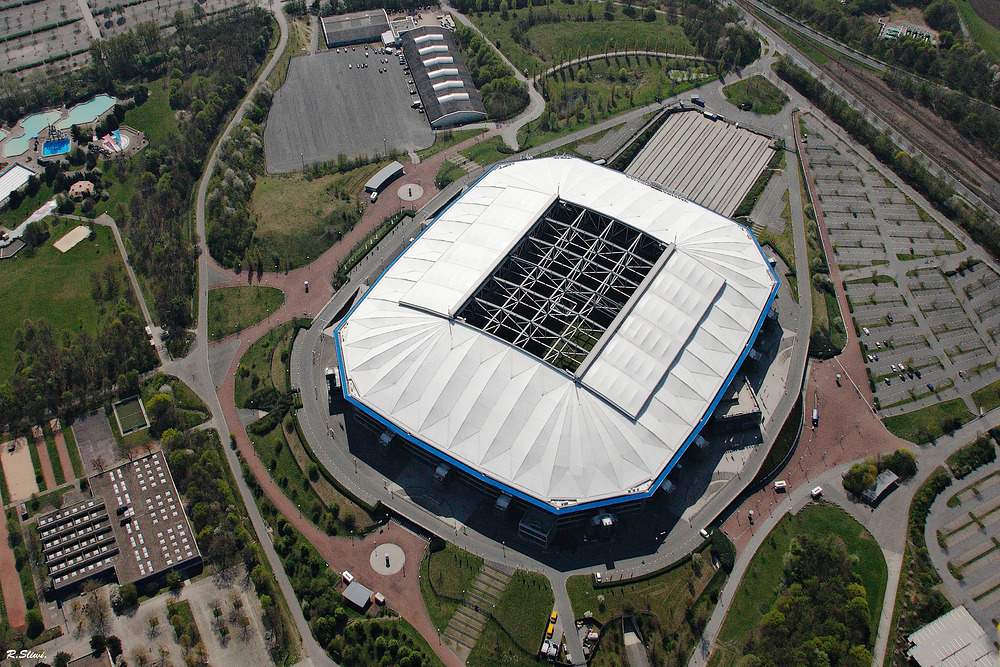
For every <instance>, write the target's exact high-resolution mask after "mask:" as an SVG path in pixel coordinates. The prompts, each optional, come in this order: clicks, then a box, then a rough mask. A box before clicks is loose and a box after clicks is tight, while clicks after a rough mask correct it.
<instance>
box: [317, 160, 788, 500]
mask: <svg viewBox="0 0 1000 667" xmlns="http://www.w3.org/2000/svg"><path fill="white" fill-rule="evenodd" d="M777 284H778V281H777V278H776V277H775V275H774V273H773V272H772V271H771V268H770V266H769V265H768V263H767V260H766V258H765V257H764V255H763V253H762V252H761V249H760V247H759V246H758V245H757V243H756V241H755V240H754V239H753V237H752V236H751V234H750V233H749V231H748V230H747V229H746V228H745V227H742V226H740V225H738V224H736V223H734V222H733V221H731V220H728V219H726V218H723V217H722V216H720V215H718V214H716V213H713V212H712V211H709V210H707V209H704V208H702V207H700V206H698V205H696V204H693V203H691V202H690V201H687V200H685V199H682V198H680V197H677V196H674V195H671V194H667V193H665V192H663V191H661V190H659V189H656V188H654V187H652V186H650V185H648V184H646V183H643V182H640V181H638V180H636V179H634V178H630V177H628V176H625V175H624V174H621V173H620V172H616V171H612V170H610V169H606V168H603V167H599V166H596V165H593V164H591V163H589V162H585V161H583V160H579V159H575V158H567V157H553V158H540V159H536V160H527V161H521V162H513V163H506V164H502V165H498V166H497V167H495V168H493V169H492V170H491V171H489V172H488V173H487V174H486V175H485V176H484V177H483V178H482V179H480V180H479V181H478V182H477V183H476V184H475V185H474V186H473V187H471V188H470V189H469V190H468V191H466V192H465V194H463V195H462V196H461V197H460V198H459V199H458V200H456V201H455V202H454V203H453V204H452V205H451V206H449V207H448V208H447V209H446V210H445V211H444V212H443V213H442V214H441V215H440V216H439V217H438V218H437V219H436V220H435V221H434V222H433V224H431V225H430V226H429V227H428V228H427V230H426V231H425V232H424V233H423V234H422V235H421V236H420V237H419V238H418V239H417V240H416V241H415V242H414V243H413V244H411V245H410V247H409V248H408V249H407V250H406V252H404V253H403V255H401V256H400V257H399V258H398V259H397V260H396V261H395V262H394V263H393V264H392V265H391V266H390V267H389V269H388V270H387V271H386V272H385V273H384V274H383V275H382V276H381V277H380V278H379V280H378V281H377V282H376V283H375V285H373V286H372V288H371V289H370V290H369V292H368V293H367V294H366V295H365V296H364V297H363V298H362V300H361V301H360V302H359V303H358V304H357V305H356V306H355V307H354V309H353V310H352V311H351V313H350V314H349V315H348V317H347V318H345V320H344V323H343V324H342V325H341V326H340V327H339V328H338V330H337V344H338V351H339V353H340V361H341V365H342V370H343V373H342V377H343V378H344V388H345V394H346V395H347V397H348V399H350V400H353V401H355V402H356V403H357V404H359V405H361V406H362V407H363V408H365V409H367V410H369V411H371V412H372V413H374V414H375V415H376V416H378V417H379V418H381V419H382V420H383V421H385V422H386V423H387V424H389V425H391V426H392V427H393V428H395V429H396V430H397V431H399V432H400V433H402V434H403V435H404V437H407V438H409V439H410V440H411V441H413V442H415V443H416V444H418V445H422V446H425V447H428V448H429V449H431V450H433V451H435V452H436V453H437V454H438V455H439V456H442V457H443V458H445V459H446V460H448V461H451V462H453V463H456V464H457V465H459V466H460V467H462V468H463V469H464V470H466V471H467V472H469V473H471V474H473V475H475V476H478V477H480V478H483V479H486V480H489V481H492V483H493V484H494V485H497V486H499V487H501V488H502V489H504V490H509V492H511V493H513V494H516V495H518V496H520V497H522V498H524V499H527V500H529V501H531V502H534V503H535V504H538V505H540V506H543V507H545V508H547V509H549V510H560V509H563V508H574V509H581V508H584V507H587V506H588V505H593V504H604V503H607V502H614V501H615V500H616V499H622V497H623V496H628V497H636V496H638V495H642V494H650V493H652V492H653V491H655V489H656V486H657V485H658V484H659V483H660V482H661V481H662V480H663V479H664V478H665V476H666V474H667V472H669V469H670V468H671V467H672V466H673V464H674V463H675V462H676V461H677V459H679V457H680V455H681V454H682V453H683V452H684V450H685V449H686V448H687V446H688V445H689V444H690V443H691V442H692V441H693V440H694V438H695V437H696V436H697V433H698V431H699V430H700V429H701V428H702V426H704V423H705V422H706V420H707V419H708V418H709V417H710V416H711V414H712V411H713V410H714V408H715V406H716V405H717V404H718V402H719V400H720V397H721V394H722V392H723V390H724V389H725V388H726V386H727V385H728V384H729V382H730V381H731V379H732V377H733V376H734V375H735V372H736V368H737V367H738V366H739V365H740V363H741V362H742V360H743V358H744V357H745V355H746V353H747V351H748V349H749V346H750V345H751V344H752V342H753V340H754V338H755V337H756V335H757V333H758V332H759V329H760V326H761V324H762V322H763V319H764V316H765V314H766V312H767V311H768V309H769V306H770V303H771V301H772V299H773V298H774V295H775V293H776V291H777Z"/></svg>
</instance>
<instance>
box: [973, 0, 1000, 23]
mask: <svg viewBox="0 0 1000 667" xmlns="http://www.w3.org/2000/svg"><path fill="white" fill-rule="evenodd" d="M969 4H970V5H972V9H973V10H974V11H975V12H976V13H977V14H979V18H981V19H982V20H984V21H986V22H987V23H989V24H990V25H991V26H993V27H994V28H996V29H998V30H1000V5H998V4H997V3H996V0H969Z"/></svg>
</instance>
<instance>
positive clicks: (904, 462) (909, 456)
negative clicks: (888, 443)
mask: <svg viewBox="0 0 1000 667" xmlns="http://www.w3.org/2000/svg"><path fill="white" fill-rule="evenodd" d="M878 468H879V471H880V472H881V471H882V470H891V471H893V472H894V473H896V474H897V475H899V478H900V479H909V478H910V477H913V476H914V475H915V474H916V473H917V457H916V455H915V454H914V453H913V452H912V451H910V450H909V449H906V448H905V447H901V448H900V449H897V450H896V451H894V452H893V453H892V454H887V455H885V456H883V457H882V458H881V459H879V462H878Z"/></svg>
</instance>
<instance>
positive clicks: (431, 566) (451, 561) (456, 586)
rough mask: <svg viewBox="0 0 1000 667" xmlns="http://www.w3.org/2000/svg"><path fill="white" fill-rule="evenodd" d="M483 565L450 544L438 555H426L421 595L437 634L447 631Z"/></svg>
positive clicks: (422, 573)
mask: <svg viewBox="0 0 1000 667" xmlns="http://www.w3.org/2000/svg"><path fill="white" fill-rule="evenodd" d="M482 565H483V559H482V558H480V557H479V556H476V555H475V554H471V553H469V552H468V551H463V550H462V549H459V548H458V547H456V546H455V545H454V544H452V543H451V542H447V543H446V544H445V548H444V549H442V550H441V551H430V550H428V551H427V554H426V555H425V556H424V560H423V562H422V563H421V564H420V593H421V595H423V598H424V604H425V605H426V606H427V613H428V614H430V617H431V622H432V623H434V627H435V628H437V629H438V631H439V632H444V629H445V628H447V627H448V623H449V622H450V621H451V617H452V616H454V615H455V612H456V611H457V610H458V608H459V607H460V606H461V604H462V603H461V602H459V601H458V600H460V599H463V598H464V597H465V591H467V590H469V589H470V588H471V587H472V583H473V582H474V581H475V580H476V575H477V574H479V569H480V568H481V567H482Z"/></svg>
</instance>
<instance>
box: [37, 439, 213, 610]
mask: <svg viewBox="0 0 1000 667" xmlns="http://www.w3.org/2000/svg"><path fill="white" fill-rule="evenodd" d="M89 481H90V489H91V492H92V493H93V497H92V498H88V499H87V500H84V501H82V502H79V503H76V504H74V505H71V506H69V507H64V508H62V509H60V510H58V511H56V512H52V513H50V514H47V515H45V516H43V517H40V518H39V519H38V534H39V538H40V540H41V543H42V552H43V553H44V555H45V562H46V565H48V568H49V576H50V577H51V578H52V585H53V587H54V588H55V589H56V590H59V589H62V588H66V587H69V586H72V585H74V584H77V583H80V582H81V581H83V580H85V579H89V578H90V577H93V576H97V575H99V574H102V573H104V572H107V571H108V570H110V569H112V568H113V569H114V571H115V574H116V576H117V579H118V583H120V584H125V583H129V582H138V581H142V580H144V579H148V578H150V577H154V576H157V575H159V574H162V573H164V572H166V571H168V570H171V569H175V568H185V567H189V566H191V565H195V564H197V563H198V562H200V560H201V553H200V552H199V550H198V545H197V544H196V543H195V538H194V534H193V532H192V531H191V526H190V523H189V522H188V518H187V515H186V514H185V513H184V506H183V503H182V502H181V499H180V495H179V494H178V493H177V489H176V488H175V487H174V480H173V478H172V477H171V475H170V470H169V469H168V467H167V461H166V458H164V456H163V452H159V451H158V452H154V453H152V454H150V455H148V456H144V457H142V458H140V459H136V460H134V461H130V462H128V463H124V464H122V465H120V466H117V467H115V468H112V469H110V470H107V471H105V472H103V473H99V474H97V475H94V476H93V477H91V478H90V480H89Z"/></svg>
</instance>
